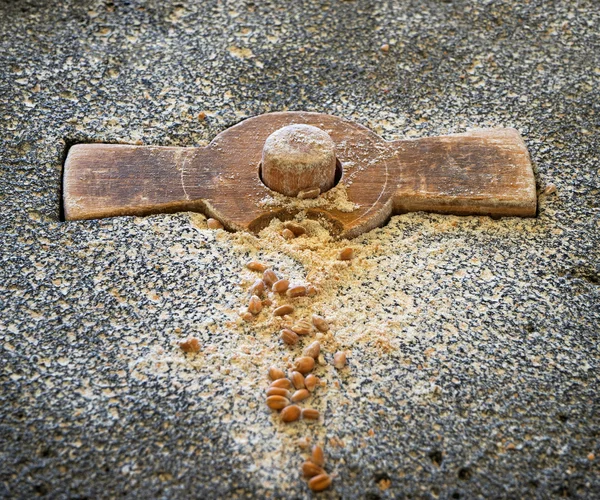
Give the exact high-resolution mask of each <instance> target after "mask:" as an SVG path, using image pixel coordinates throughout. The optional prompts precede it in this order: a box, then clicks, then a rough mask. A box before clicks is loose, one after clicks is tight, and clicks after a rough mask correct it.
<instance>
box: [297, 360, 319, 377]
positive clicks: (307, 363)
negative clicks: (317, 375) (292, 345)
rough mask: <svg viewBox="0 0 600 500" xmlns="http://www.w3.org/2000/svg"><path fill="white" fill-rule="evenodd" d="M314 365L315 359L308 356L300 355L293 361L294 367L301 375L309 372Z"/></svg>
mask: <svg viewBox="0 0 600 500" xmlns="http://www.w3.org/2000/svg"><path fill="white" fill-rule="evenodd" d="M314 367H315V360H314V359H313V358H311V357H308V356H302V357H301V358H298V359H296V361H294V368H295V369H296V371H299V372H300V373H302V374H303V375H306V374H307V373H309V372H310V371H311V370H312V369H313V368H314Z"/></svg>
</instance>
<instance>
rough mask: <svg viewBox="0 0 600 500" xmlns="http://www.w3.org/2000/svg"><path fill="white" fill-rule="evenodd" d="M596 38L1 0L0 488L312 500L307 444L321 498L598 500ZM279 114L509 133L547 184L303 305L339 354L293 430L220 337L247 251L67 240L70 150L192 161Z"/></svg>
mask: <svg viewBox="0 0 600 500" xmlns="http://www.w3.org/2000/svg"><path fill="white" fill-rule="evenodd" d="M599 33H600V7H599V5H598V2H596V1H594V0H589V1H585V0H582V1H577V2H572V1H567V0H564V1H558V0H550V1H547V0H537V1H528V0H520V1H514V0H512V1H507V0H500V1H474V0H472V1H466V0H465V1H462V0H460V1H459V0H456V1H450V0H447V1H441V0H436V1H433V0H413V1H389V2H377V1H367V0H357V1H330V2H326V1H296V2H270V1H257V2H251V1H246V2H244V1H197V2H189V3H188V2H180V3H173V2H169V1H156V0H149V1H145V2H142V1H122V0H117V1H114V2H103V1H92V0H79V1H75V0H69V1H59V0H45V1H41V0H37V1H36V0H29V1H28V0H0V384H1V385H0V497H9V498H10V497H16V498H31V497H34V496H36V495H37V496H47V497H49V498H100V497H106V498H109V497H110V498H114V497H118V496H124V497H132V498H158V497H180V498H184V497H196V498H231V497H255V498H263V497H269V496H271V497H277V498H296V497H298V498H303V497H308V496H310V493H309V492H308V490H307V488H306V483H305V481H304V480H302V478H301V477H300V473H299V469H298V468H299V464H300V463H301V461H302V458H301V457H302V455H301V451H300V450H299V449H298V448H297V447H296V446H295V445H294V439H295V438H296V437H298V436H301V435H305V434H309V435H311V436H312V437H313V439H317V440H321V441H322V442H326V443H327V450H328V454H329V460H328V470H330V472H332V473H333V474H334V475H335V480H334V485H333V488H332V489H331V490H330V491H329V493H327V494H323V496H324V497H331V498H337V497H343V498H370V499H376V498H453V499H454V498H550V497H571V498H586V499H587V498H599V497H600V477H599V472H600V467H599V465H598V464H599V463H600V417H599V411H600V395H599V385H598V384H599V382H600V377H599V369H600V367H599V365H598V359H599V350H598V334H599V323H600V305H599V304H600V293H599V284H600V267H599V260H600V250H599V248H600V247H599V246H600V217H599V209H600V198H599V196H600V185H599V177H598V165H599V150H598V145H599V141H600V138H599V136H598V132H599V124H600V121H599V120H600V91H599V89H600V40H599ZM386 43H387V44H389V52H387V53H385V52H382V51H381V50H380V47H381V46H382V45H383V44H386ZM281 110H309V111H319V112H325V113H330V114H335V115H339V116H342V117H346V118H350V119H353V120H355V121H357V122H359V123H361V124H364V125H366V126H368V127H370V128H372V129H373V130H375V131H376V132H378V133H380V134H381V135H383V137H385V138H386V139H392V138H400V137H404V136H409V137H423V136H430V135H437V134H442V133H446V132H460V131H464V130H466V129H467V128H468V127H473V126H512V127H516V128H517V129H519V130H520V131H521V133H522V135H523V136H524V139H525V142H526V144H527V146H528V148H529V150H530V152H531V156H532V160H533V164H534V167H535V173H536V179H537V182H538V187H539V188H540V189H544V188H545V187H546V186H547V185H548V184H550V183H553V184H554V185H555V186H556V188H557V191H556V193H554V194H550V195H544V196H541V197H540V203H539V215H538V217H537V218H536V219H532V220H527V221H522V220H514V219H504V220H501V221H492V220H489V219H487V218H446V217H443V216H437V215H424V214H413V215H406V216H400V217H395V218H393V219H392V221H391V222H390V224H389V225H388V226H387V227H386V228H385V229H381V230H378V231H377V232H375V233H374V234H372V235H368V236H365V237H361V238H359V239H357V240H356V241H355V242H354V244H355V245H356V247H357V251H358V254H359V255H362V259H363V260H362V262H363V264H364V265H363V266H357V267H356V269H354V270H352V269H351V270H349V271H348V270H347V271H340V273H341V277H342V279H341V281H340V284H339V287H338V288H337V289H336V290H333V291H332V290H329V291H328V292H327V293H324V295H323V297H322V298H321V299H320V302H319V307H320V308H321V310H323V312H324V313H328V314H330V315H335V314H339V315H341V316H342V317H344V318H346V319H345V320H343V321H342V320H340V321H338V323H337V325H336V328H335V329H334V330H335V332H334V333H335V334H336V335H339V342H340V343H341V345H343V347H345V348H347V349H348V350H349V352H350V356H349V359H350V362H349V368H348V369H346V370H345V372H344V373H343V374H338V373H335V372H332V371H331V370H329V371H328V369H327V367H322V368H321V370H322V373H321V376H322V377H323V379H325V380H328V382H329V383H330V385H328V387H331V388H332V389H331V390H330V391H329V392H327V391H326V390H324V391H323V392H322V394H323V396H322V398H321V399H318V398H317V400H316V402H315V404H316V405H317V406H318V407H319V408H320V409H321V410H322V411H323V413H324V415H325V420H324V421H323V422H322V423H321V424H319V425H317V426H313V427H309V426H307V425H306V424H304V423H299V424H295V426H292V427H293V428H291V427H290V428H284V427H282V425H281V424H280V423H278V422H277V420H276V419H274V418H273V417H272V415H271V414H270V412H268V411H267V410H266V409H265V408H264V405H263V403H262V397H263V396H262V393H263V391H264V385H265V383H266V382H265V380H264V365H265V363H269V362H276V361H277V356H279V357H280V358H281V356H284V355H285V352H284V349H282V348H281V346H278V344H277V343H275V342H273V341H270V340H269V338H268V337H267V336H265V335H263V334H258V333H254V332H253V329H252V328H251V326H239V325H238V323H237V322H236V313H235V311H236V309H237V308H239V307H240V304H241V303H242V302H243V300H244V299H243V293H242V291H241V289H240V288H239V287H238V286H237V284H238V283H239V281H240V276H242V278H243V272H242V271H241V269H242V264H243V263H244V262H245V261H246V260H247V259H248V258H249V257H250V254H248V253H247V252H246V250H245V248H246V247H245V246H243V245H241V244H240V241H239V240H238V239H236V238H237V237H234V236H231V235H227V234H226V233H223V232H210V231H207V230H205V229H204V226H203V219H202V217H198V216H191V215H190V214H178V215H158V216H152V217H149V218H128V217H124V218H118V219H107V220H102V221H89V222H72V223H64V222H60V208H59V207H60V191H61V187H60V186H61V168H62V163H63V161H64V157H65V153H66V150H67V147H68V146H69V145H70V144H73V143H75V142H85V141H104V142H125V143H136V142H137V141H142V142H143V143H145V144H158V145H168V146H197V145H204V144H206V143H207V142H208V141H210V139H211V138H212V137H214V136H215V135H216V134H217V133H218V132H220V131H222V130H224V129H225V128H227V127H229V126H231V125H233V124H235V123H237V122H239V121H240V120H242V119H243V118H245V117H249V116H253V115H256V114H260V113H265V112H269V111H281ZM201 112H204V113H205V114H206V119H204V120H200V119H199V118H198V115H199V114H200V113H201ZM373 238H375V240H377V239H380V240H381V241H379V243H378V244H377V245H376V244H375V243H374V242H373ZM253 244H254V245H255V246H256V248H257V249H258V250H259V254H260V256H261V258H264V259H265V260H266V261H269V262H273V263H275V265H276V267H277V266H279V269H280V270H281V271H284V270H285V272H288V273H290V274H291V275H294V276H298V277H302V273H303V268H302V265H301V264H299V263H298V261H296V260H295V259H294V257H293V255H294V254H293V252H292V253H290V255H287V256H278V255H277V253H276V252H273V251H269V250H268V248H262V249H261V248H260V245H261V244H260V242H255V243H253ZM375 249H376V250H375ZM344 272H345V273H346V274H344ZM344 279H345V280H346V281H345V282H346V283H347V285H344V284H343V283H344ZM357 297H358V298H357ZM365 317H367V318H368V320H369V322H368V323H370V322H372V324H373V325H383V326H382V328H381V329H380V330H377V331H375V330H376V329H375V330H372V331H371V330H369V328H371V326H369V324H368V323H365V321H364V319H365ZM372 328H375V327H374V326H373V327H372ZM361 329H365V331H366V337H365V339H363V340H360V341H359V339H357V336H356V335H357V332H360V331H361ZM367 330H369V331H367ZM188 333H190V334H195V335H197V336H198V337H200V339H201V343H202V346H203V350H202V353H201V354H200V355H198V356H196V357H189V356H188V357H186V356H184V355H182V354H181V353H180V352H179V351H178V350H177V348H176V347H175V346H174V342H175V340H177V338H181V337H182V336H184V335H187V334H188ZM375 337H377V338H378V339H379V340H378V341H377V342H372V340H373V338H375ZM269 342H271V344H272V345H271V344H269ZM382 342H383V343H386V342H387V343H388V344H389V345H386V348H385V349H382V348H381V345H382ZM336 382H337V385H336ZM333 387H336V388H337V389H335V390H334V389H333ZM319 397H321V396H319ZM327 398H328V399H327ZM336 443H337V444H336Z"/></svg>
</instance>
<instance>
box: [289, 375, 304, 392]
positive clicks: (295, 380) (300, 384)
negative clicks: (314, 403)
mask: <svg viewBox="0 0 600 500" xmlns="http://www.w3.org/2000/svg"><path fill="white" fill-rule="evenodd" d="M290 380H291V381H292V385H293V386H294V387H295V388H296V389H304V375H302V374H301V373H300V372H296V371H293V372H292V373H291V375H290Z"/></svg>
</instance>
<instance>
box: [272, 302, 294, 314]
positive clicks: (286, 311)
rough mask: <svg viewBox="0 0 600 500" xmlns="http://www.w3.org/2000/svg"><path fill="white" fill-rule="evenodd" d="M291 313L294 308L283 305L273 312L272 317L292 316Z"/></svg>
mask: <svg viewBox="0 0 600 500" xmlns="http://www.w3.org/2000/svg"><path fill="white" fill-rule="evenodd" d="M293 312H294V306H291V305H289V304H284V305H282V306H279V307H278V308H276V309H275V310H274V311H273V316H285V315H286V314H292V313H293Z"/></svg>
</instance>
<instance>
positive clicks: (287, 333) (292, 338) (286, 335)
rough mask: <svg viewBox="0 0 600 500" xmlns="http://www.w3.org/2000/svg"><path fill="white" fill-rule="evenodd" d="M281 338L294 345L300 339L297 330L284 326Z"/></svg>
mask: <svg viewBox="0 0 600 500" xmlns="http://www.w3.org/2000/svg"><path fill="white" fill-rule="evenodd" d="M281 340H283V341H284V342H285V343H286V344H288V345H294V344H296V343H297V342H298V340H300V338H299V337H298V335H296V333H295V332H293V331H292V330H290V329H288V328H284V329H283V330H281Z"/></svg>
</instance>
